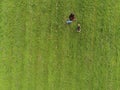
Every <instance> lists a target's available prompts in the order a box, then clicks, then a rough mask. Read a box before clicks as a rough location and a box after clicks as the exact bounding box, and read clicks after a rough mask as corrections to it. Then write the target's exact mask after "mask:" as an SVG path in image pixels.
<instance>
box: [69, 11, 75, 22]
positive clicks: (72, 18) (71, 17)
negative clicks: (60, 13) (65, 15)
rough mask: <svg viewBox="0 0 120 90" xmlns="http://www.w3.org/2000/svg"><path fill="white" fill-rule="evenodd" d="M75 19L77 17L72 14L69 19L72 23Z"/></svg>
mask: <svg viewBox="0 0 120 90" xmlns="http://www.w3.org/2000/svg"><path fill="white" fill-rule="evenodd" d="M74 18H75V15H74V14H72V13H71V14H70V15H69V19H70V20H71V21H73V20H74Z"/></svg>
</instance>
